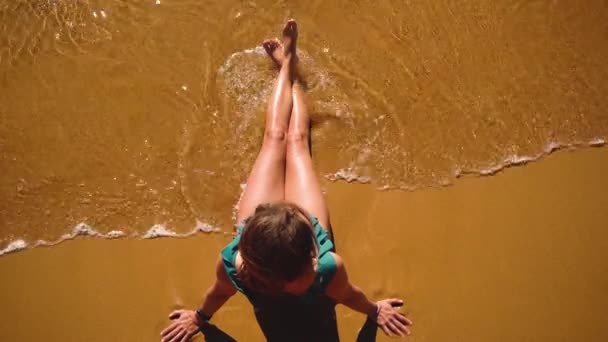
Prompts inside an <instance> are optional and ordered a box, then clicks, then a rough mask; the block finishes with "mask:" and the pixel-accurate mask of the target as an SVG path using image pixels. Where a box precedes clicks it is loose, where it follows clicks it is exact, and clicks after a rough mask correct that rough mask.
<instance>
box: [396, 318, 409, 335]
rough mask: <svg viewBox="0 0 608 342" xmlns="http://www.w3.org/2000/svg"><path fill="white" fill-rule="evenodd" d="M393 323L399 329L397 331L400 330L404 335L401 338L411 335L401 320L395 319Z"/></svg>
mask: <svg viewBox="0 0 608 342" xmlns="http://www.w3.org/2000/svg"><path fill="white" fill-rule="evenodd" d="M392 323H393V325H394V326H396V327H397V329H399V332H401V334H402V335H401V336H404V335H409V334H410V331H409V330H408V329H407V327H406V326H405V325H404V324H403V323H401V322H400V321H399V320H397V319H393V320H392Z"/></svg>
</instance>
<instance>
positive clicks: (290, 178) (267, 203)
mask: <svg viewBox="0 0 608 342" xmlns="http://www.w3.org/2000/svg"><path fill="white" fill-rule="evenodd" d="M297 36H298V31H297V25H296V22H295V21H294V20H290V21H288V22H287V24H286V25H285V28H284V29H283V39H282V42H281V41H279V40H277V39H275V40H267V41H265V42H264V43H263V46H264V49H265V50H266V52H267V53H268V55H269V56H270V58H271V59H272V60H273V62H274V63H275V64H276V66H277V68H278V69H279V73H278V76H277V79H276V81H275V83H274V88H273V91H272V94H271V97H270V103H269V106H268V112H267V114H266V130H265V133H264V141H263V144H262V148H261V150H260V153H259V155H258V157H257V160H256V161H255V164H254V165H253V169H252V170H251V174H250V175H249V179H248V180H247V188H246V190H245V192H244V194H243V197H242V199H241V201H240V203H239V210H238V214H237V222H242V223H241V224H240V225H238V226H237V235H236V237H235V238H234V240H233V241H232V242H231V243H230V244H228V246H227V247H225V248H224V249H223V250H222V253H221V255H220V258H219V259H218V261H217V268H216V275H217V279H216V281H215V284H213V286H211V287H210V288H209V290H207V293H206V295H205V298H204V300H203V305H202V307H201V308H200V309H198V310H197V311H190V310H177V311H174V312H172V313H171V315H170V316H169V318H170V319H172V320H173V321H174V322H173V323H172V324H171V325H170V326H169V327H167V328H166V329H165V330H164V331H163V332H162V334H161V336H162V341H163V342H178V341H187V340H189V339H190V338H191V337H192V336H194V335H195V334H196V333H197V332H198V331H199V329H200V328H201V327H202V326H203V325H204V324H205V323H206V322H207V321H208V320H209V319H210V318H211V316H212V315H213V314H214V313H215V312H216V311H217V310H218V309H219V308H220V307H221V306H222V305H223V304H224V303H225V302H226V301H227V300H228V299H229V298H230V297H231V296H233V295H234V294H235V293H236V292H237V290H238V291H240V292H242V293H244V294H245V296H247V298H248V299H249V301H250V302H251V304H253V307H254V309H255V315H256V318H257V320H258V323H259V324H260V326H261V328H262V331H263V332H264V335H266V338H267V339H268V340H271V341H294V340H300V339H301V340H305V341H337V340H338V330H337V324H336V313H335V305H336V304H337V303H340V304H344V305H346V306H348V307H349V308H351V309H353V310H355V311H359V312H361V313H363V314H365V315H368V316H369V317H370V318H371V319H372V320H373V321H375V322H376V323H377V324H378V326H379V327H380V328H381V329H382V330H383V331H384V332H385V333H386V334H387V335H390V336H395V335H396V336H405V335H409V334H410V332H409V330H408V328H407V326H408V325H411V324H412V322H411V321H410V320H408V319H407V318H406V317H405V316H404V315H403V314H401V313H400V312H399V311H397V309H396V307H399V306H401V305H402V304H403V302H402V301H401V300H400V299H385V300H381V301H379V302H376V303H373V302H371V301H370V300H369V299H367V297H366V296H365V294H364V293H363V291H361V289H359V288H358V287H356V286H354V285H352V284H351V283H350V282H349V280H348V275H347V272H346V268H345V266H344V262H343V261H342V258H341V257H340V256H339V255H338V254H336V253H335V248H334V244H333V233H332V229H331V224H330V222H329V212H328V209H327V205H326V204H325V199H324V197H323V194H322V193H321V187H320V186H319V182H318V180H317V175H316V174H315V171H314V170H313V164H312V159H311V155H310V153H311V150H310V142H309V139H310V118H309V116H308V112H307V110H306V105H305V104H304V95H303V92H302V87H301V85H300V84H299V83H298V81H297V80H296V77H295V65H296V63H297V57H296V39H297ZM324 227H327V228H328V229H327V230H326V229H325V228H324Z"/></svg>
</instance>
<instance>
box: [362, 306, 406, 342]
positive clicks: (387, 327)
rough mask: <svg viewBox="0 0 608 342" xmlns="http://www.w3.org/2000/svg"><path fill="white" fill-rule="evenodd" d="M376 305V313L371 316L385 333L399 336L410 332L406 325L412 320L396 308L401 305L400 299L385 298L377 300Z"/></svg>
mask: <svg viewBox="0 0 608 342" xmlns="http://www.w3.org/2000/svg"><path fill="white" fill-rule="evenodd" d="M376 305H378V313H377V314H375V315H372V316H371V318H372V319H374V320H375V321H376V323H377V324H378V326H379V327H380V328H381V329H382V331H384V333H385V334H387V335H388V336H401V337H403V336H407V335H409V334H410V331H409V329H408V328H407V326H408V325H412V321H410V320H409V319H407V317H405V316H404V315H403V314H402V313H401V312H399V311H398V310H397V309H396V308H397V307H400V306H402V305H403V301H402V300H401V299H394V298H393V299H385V300H381V301H379V302H377V303H376Z"/></svg>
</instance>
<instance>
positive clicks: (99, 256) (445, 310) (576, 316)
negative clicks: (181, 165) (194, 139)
mask: <svg viewBox="0 0 608 342" xmlns="http://www.w3.org/2000/svg"><path fill="white" fill-rule="evenodd" d="M606 175H608V149H607V148H595V149H584V150H579V151H576V152H567V151H564V152H558V153H556V154H554V155H551V156H549V157H547V158H546V159H545V160H542V161H540V162H537V163H532V164H530V165H527V166H524V167H516V168H511V169H508V170H506V171H504V172H502V173H500V174H498V175H495V176H491V177H484V178H479V177H472V178H465V179H461V180H459V181H458V182H457V183H456V184H455V185H454V186H451V187H446V188H440V189H428V190H422V191H415V192H399V191H390V192H379V191H375V190H373V189H372V188H371V187H370V186H367V185H355V184H346V183H333V184H331V185H330V186H329V187H328V189H327V191H328V198H329V205H330V209H331V212H332V215H333V216H332V221H333V225H334V230H335V232H336V237H337V245H338V248H339V252H340V253H341V254H342V255H343V257H344V259H345V260H346V262H347V267H348V268H349V270H350V273H351V277H352V280H353V281H354V282H355V283H357V284H359V285H360V286H361V287H363V288H364V289H365V290H366V291H367V293H368V294H369V295H371V296H372V297H373V298H375V299H380V298H383V297H386V296H400V297H403V298H404V299H405V301H406V304H407V305H406V307H405V310H406V311H407V312H408V314H409V315H410V316H411V318H412V319H413V320H414V321H415V325H414V335H413V336H412V337H411V341H449V340H466V341H549V340H551V341H571V340H577V341H605V340H607V339H608V331H607V330H606V329H605V327H606V324H608V314H607V313H606V310H605V308H606V306H607V305H608V292H606V288H608V262H606V260H608V210H606V208H608V197H607V196H606V193H607V190H608V178H607V177H606ZM228 241H229V237H227V236H224V235H221V234H212V235H198V236H195V237H192V238H187V239H157V240H132V239H123V240H96V239H86V238H83V239H78V240H76V241H68V242H65V243H62V244H60V245H58V246H55V247H52V248H42V247H41V248H35V249H32V250H27V251H23V252H19V253H14V254H10V255H6V256H4V257H2V258H0V278H1V279H2V288H1V291H0V305H1V307H2V315H1V319H0V322H1V323H0V340H2V341H154V340H158V338H157V336H158V334H159V332H160V330H162V328H163V327H164V326H165V325H166V324H167V322H168V321H167V319H166V315H167V314H168V312H169V311H170V310H171V309H173V308H176V307H182V306H185V307H194V306H195V305H198V303H199V300H200V297H201V295H202V293H203V291H204V290H205V289H206V287H207V286H208V285H209V283H210V281H211V280H212V277H213V272H212V271H211V268H212V266H213V263H214V259H215V257H216V255H217V254H218V252H219V250H220V248H221V247H222V246H223V245H224V244H226V243H227V242H228ZM338 315H339V328H340V334H341V337H342V340H344V341H353V340H354V339H355V336H356V334H357V330H358V329H359V328H360V327H361V325H362V324H363V321H364V318H363V316H361V315H359V314H357V313H353V312H349V311H347V310H345V309H343V308H340V309H339V310H338ZM213 322H214V323H215V324H216V325H217V326H218V327H219V328H221V329H222V330H223V331H225V332H226V333H227V334H229V335H230V336H232V337H233V338H235V339H236V340H239V341H259V340H262V335H261V333H260V331H259V329H258V328H257V325H256V324H255V320H254V317H253V313H252V310H251V308H250V306H249V305H248V304H247V303H246V301H245V299H244V297H243V296H240V295H237V296H236V297H234V298H233V299H231V300H230V301H229V302H228V303H227V304H226V305H225V306H224V307H223V308H222V309H221V310H220V311H219V312H218V313H217V314H216V316H215V317H214V318H213ZM199 339H200V337H199ZM378 339H379V340H386V338H384V337H383V336H379V338H378ZM201 340H202V339H201Z"/></svg>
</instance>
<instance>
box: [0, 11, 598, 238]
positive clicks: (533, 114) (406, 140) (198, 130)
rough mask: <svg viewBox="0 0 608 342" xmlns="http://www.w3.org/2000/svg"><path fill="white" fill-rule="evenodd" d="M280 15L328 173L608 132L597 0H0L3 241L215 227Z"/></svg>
mask: <svg viewBox="0 0 608 342" xmlns="http://www.w3.org/2000/svg"><path fill="white" fill-rule="evenodd" d="M288 17H295V18H297V19H298V21H299V23H300V29H301V39H300V40H299V44H300V45H299V47H300V55H301V69H302V72H303V74H304V75H305V77H306V81H307V83H308V87H309V93H308V95H309V97H308V100H309V103H310V107H311V110H312V114H313V125H314V131H313V153H314V158H315V162H316V164H317V170H318V172H319V173H320V175H323V176H325V178H326V179H328V180H330V179H346V180H349V181H360V182H371V183H373V184H374V185H375V186H377V187H378V188H380V189H385V188H399V189H418V188H424V187H429V186H439V185H446V184H451V183H452V182H454V181H455V179H456V178H457V177H458V176H460V175H463V174H468V173H473V174H492V173H495V172H496V171H498V170H500V169H501V168H502V167H503V166H505V165H511V164H521V163H525V162H527V161H530V160H534V159H536V158H538V157H540V156H542V155H544V154H545V153H548V152H550V151H553V150H555V149H557V148H561V147H581V146H587V145H589V144H592V145H602V144H603V143H604V139H606V138H607V137H608V115H607V114H606V110H605V108H606V107H607V106H608V82H607V80H608V69H606V68H605V67H604V64H605V61H606V60H608V5H607V4H606V2H605V1H586V2H585V3H584V4H583V3H576V4H574V3H568V4H566V3H562V2H557V1H533V2H524V1H495V2H483V1H466V2H462V1H460V2H452V1H450V2H445V3H441V4H436V3H426V2H423V3H409V2H402V1H361V2H357V3H352V2H350V1H348V2H347V1H331V2H323V1H312V2H307V3H305V4H304V3H302V4H296V5H293V4H290V5H287V4H286V3H284V2H271V1H248V2H240V1H221V2H217V1H168V0H160V1H156V0H149V1H132V2H123V1H119V0H110V1H84V0H80V1H77V0H68V1H60V0H45V1H25V0H0V90H1V91H0V168H1V170H3V175H2V177H0V197H1V198H2V201H0V227H1V228H0V250H2V249H4V248H5V247H6V246H7V245H8V244H9V243H10V242H11V241H15V240H19V239H22V240H23V243H25V244H29V245H32V244H35V243H36V241H38V240H40V239H43V240H46V241H47V242H52V241H56V240H58V239H61V238H62V236H63V237H69V236H72V235H77V234H95V233H96V232H99V233H101V234H106V233H109V232H112V231H114V232H113V233H112V234H110V235H111V236H118V235H120V233H119V232H121V233H122V234H124V235H127V236H130V235H132V234H137V235H138V236H143V235H145V234H146V232H148V233H152V234H154V233H158V234H163V233H167V232H171V231H173V232H177V233H187V232H190V231H192V229H195V228H196V229H202V230H214V229H219V230H221V231H224V232H229V231H230V229H231V228H230V225H231V224H232V219H231V210H232V207H233V206H234V204H235V202H236V201H237V200H238V196H239V193H240V191H241V188H240V186H241V183H242V182H243V181H244V180H245V178H246V175H247V172H248V169H249V167H250V165H251V163H252V161H253V159H254V158H255V155H256V153H257V149H258V147H259V142H260V137H261V133H262V125H263V111H264V108H265V97H266V96H267V94H268V92H269V87H270V84H271V81H272V77H273V73H274V71H273V68H272V65H271V64H270V62H269V61H268V60H266V58H265V56H264V55H263V53H261V50H260V49H259V48H256V47H257V46H258V45H259V43H260V42H261V41H262V40H263V39H265V38H270V37H274V36H276V35H277V34H278V32H279V30H280V27H281V23H282V22H284V20H285V19H286V18H288ZM79 223H85V224H86V225H79V226H77V224H79ZM155 225H157V226H155ZM74 227H76V228H74ZM151 227H155V229H156V230H153V231H151V232H150V231H149V229H150V228H151ZM74 229H75V230H74ZM65 234H68V235H67V236H64V235H65ZM13 246H16V247H19V246H23V244H19V243H18V244H17V245H13Z"/></svg>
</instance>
